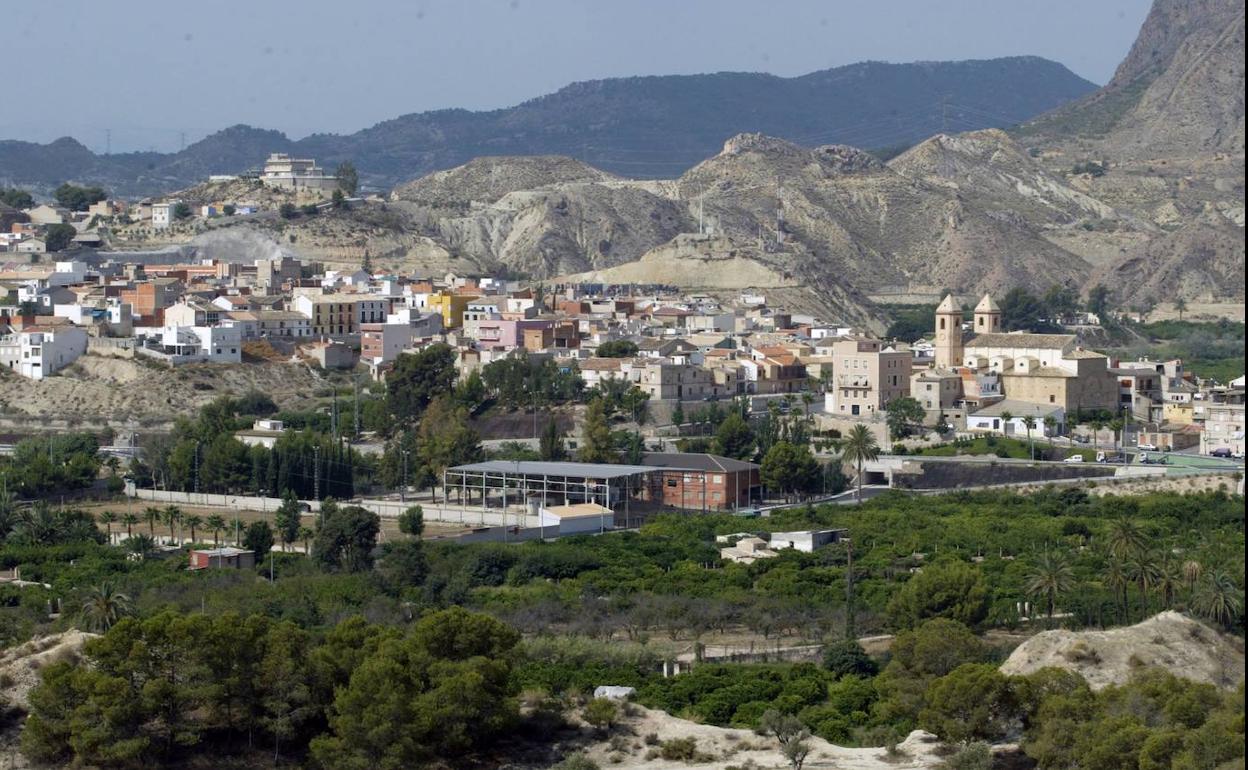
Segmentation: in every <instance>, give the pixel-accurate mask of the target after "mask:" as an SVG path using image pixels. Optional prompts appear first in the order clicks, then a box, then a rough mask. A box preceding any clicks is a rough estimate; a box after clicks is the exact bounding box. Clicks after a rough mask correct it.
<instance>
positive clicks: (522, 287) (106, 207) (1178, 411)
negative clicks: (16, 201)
mask: <svg viewBox="0 0 1248 770" xmlns="http://www.w3.org/2000/svg"><path fill="white" fill-rule="evenodd" d="M292 168H294V169H297V173H295V172H292V171H291V169H292ZM259 178H260V180H261V181H262V183H263V184H264V185H266V186H269V185H272V186H275V187H279V188H282V187H284V188H285V189H295V190H298V191H300V192H303V193H306V194H308V195H310V196H312V197H313V198H321V199H326V198H329V197H330V196H333V195H335V194H337V196H338V197H339V198H341V197H342V196H341V191H340V188H338V187H337V186H336V180H334V178H333V177H330V176H326V175H325V174H324V172H322V171H320V170H319V169H318V168H317V167H316V166H315V164H314V163H313V162H312V161H298V160H294V161H292V160H291V159H289V158H286V157H284V156H280V155H274V156H273V158H272V159H271V162H270V164H269V165H267V166H266V169H265V171H264V172H263V173H262V174H261V176H260V177H259ZM180 205H182V204H181V202H176V201H170V202H160V203H152V204H147V203H143V204H138V205H137V206H134V207H129V208H125V207H124V204H122V203H120V202H116V201H107V200H104V201H98V202H95V203H92V204H91V205H90V207H89V208H88V211H87V212H86V215H87V216H89V217H91V218H92V219H95V218H97V217H100V216H102V213H103V212H105V211H113V212H121V211H132V212H133V214H131V215H130V216H131V217H132V218H138V219H139V221H145V222H150V226H151V227H153V228H156V229H160V228H161V227H167V226H170V225H171V224H172V223H174V222H176V221H177V219H178V218H179V215H178V214H177V213H176V210H177V208H178V206H180ZM313 205H314V204H313ZM218 207H219V209H220V210H221V211H220V214H221V215H226V216H245V215H246V212H250V211H252V210H253V208H252V206H251V205H250V204H248V203H246V202H243V201H238V202H234V201H231V202H228V203H214V204H205V205H204V206H203V207H202V209H201V213H200V215H201V216H204V217H213V216H216V215H217V211H218ZM227 212H228V213H227ZM27 213H28V216H29V217H30V219H31V222H29V223H17V224H14V225H13V228H12V229H13V233H12V235H14V236H16V237H14V238H11V239H10V242H11V243H16V244H17V245H18V247H19V248H20V247H21V246H22V245H23V244H26V243H30V242H32V241H37V236H30V235H29V232H30V226H31V224H32V223H34V222H36V221H46V220H47V219H48V218H49V217H50V216H52V215H53V214H56V213H58V212H56V210H55V209H54V208H53V207H51V206H46V205H45V206H38V207H34V208H32V209H31V210H29V211H28V212H27ZM118 215H119V214H117V213H114V214H113V215H112V216H118ZM190 216H195V215H194V214H192V215H190ZM78 219H79V220H82V219H84V217H81V216H80V217H78ZM30 253H33V252H30ZM134 257H138V258H136V259H134V261H130V259H131V258H134ZM162 257H164V258H170V257H172V258H173V260H174V261H172V262H170V263H161V262H157V261H154V260H157V259H160V258H162ZM0 286H2V287H4V288H5V289H6V290H7V295H8V296H7V303H6V304H5V305H3V319H4V322H5V323H6V325H7V328H8V331H7V333H6V334H5V336H4V337H3V340H2V341H0V362H3V364H4V366H5V367H7V368H8V369H10V370H12V371H13V372H15V373H17V374H20V375H21V376H23V377H27V378H29V379H32V380H42V379H44V378H47V377H52V376H55V375H56V374H57V372H59V371H61V370H62V369H64V368H65V367H67V366H70V365H71V364H73V363H74V362H75V361H76V360H77V359H78V358H79V357H80V356H82V355H85V354H91V355H110V356H124V357H135V356H138V357H142V358H144V359H147V360H149V361H153V362H159V363H161V364H164V365H168V366H171V367H179V366H183V365H186V364H195V363H209V364H219V365H231V364H240V363H242V362H243V360H244V357H245V355H247V353H248V350H249V346H257V345H263V346H264V348H263V349H265V350H268V351H270V354H271V355H272V356H273V357H274V360H291V359H294V360H298V359H303V360H306V361H309V362H315V364H316V365H317V366H319V367H322V368H324V369H328V370H333V369H345V370H352V369H357V368H358V370H359V371H361V372H366V373H367V375H368V376H369V377H371V378H372V379H374V380H377V381H384V380H385V378H386V376H387V373H388V372H389V371H390V370H391V368H392V367H393V366H394V364H395V362H396V360H397V359H398V358H399V357H400V356H402V355H404V354H408V353H413V352H416V351H419V350H421V349H424V348H427V347H428V346H431V345H434V344H446V345H449V346H450V347H451V348H452V349H453V350H454V353H455V366H456V370H457V372H458V376H459V377H460V379H461V380H464V379H467V378H469V377H471V376H472V375H473V373H480V372H481V371H483V369H484V368H485V367H488V366H489V365H490V364H491V363H493V362H496V361H500V360H504V359H513V358H528V359H531V360H538V359H541V358H549V359H552V360H553V361H555V362H556V363H557V364H558V366H559V367H560V368H561V369H563V370H567V371H574V372H576V373H577V375H578V376H579V378H580V379H581V380H582V381H583V383H584V386H585V387H586V388H594V387H597V386H600V385H602V384H604V383H606V382H607V381H612V380H614V381H617V382H620V383H624V384H626V385H627V386H630V387H635V388H637V389H639V390H640V391H641V392H643V393H644V394H645V396H646V398H647V399H648V401H649V404H650V405H651V407H650V408H651V409H652V410H655V411H656V414H658V415H660V416H661V417H665V416H669V415H670V413H671V412H672V411H673V409H675V408H676V407H677V405H679V404H691V403H693V404H700V403H703V402H715V401H725V402H726V401H731V400H733V399H737V398H739V397H771V396H782V397H783V396H788V397H790V398H797V397H798V396H801V397H802V398H803V399H804V400H806V401H817V402H818V406H819V407H821V408H817V409H816V410H815V411H816V412H818V413H819V414H820V419H821V420H823V421H824V422H825V423H826V427H827V428H829V429H832V428H835V429H837V430H841V429H844V428H845V427H846V425H848V424H852V423H853V422H855V421H861V422H865V423H867V424H871V425H874V426H875V427H876V428H877V430H879V431H880V438H881V439H883V440H887V439H888V436H887V435H886V432H884V431H883V425H884V423H885V421H886V417H887V415H888V413H889V407H890V404H894V403H895V402H897V401H899V400H902V399H913V401H914V402H917V405H918V406H920V407H921V413H919V414H918V417H917V418H911V419H914V421H915V422H916V424H922V425H924V426H926V427H927V428H930V429H935V431H936V433H937V435H939V436H946V437H950V436H954V435H971V436H974V435H988V434H997V435H1006V436H1014V435H1024V434H1026V435H1028V436H1029V437H1030V436H1031V434H1032V431H1033V430H1034V431H1035V435H1037V436H1040V437H1045V438H1050V437H1056V436H1064V435H1071V434H1073V433H1075V432H1077V431H1076V429H1077V426H1079V425H1081V424H1084V425H1087V424H1092V423H1094V422H1096V423H1099V424H1100V425H1101V426H1105V425H1108V424H1109V423H1110V422H1111V421H1113V420H1115V419H1118V420H1121V421H1123V422H1124V423H1126V424H1130V425H1131V426H1132V427H1133V430H1132V433H1134V435H1135V440H1136V441H1137V442H1138V443H1139V444H1140V445H1141V446H1153V447H1155V448H1156V449H1158V450H1159V451H1167V450H1170V449H1192V448H1198V449H1199V451H1200V452H1202V453H1205V454H1210V453H1218V454H1227V455H1230V456H1235V457H1240V456H1242V453H1243V448H1244V435H1243V427H1244V406H1243V393H1244V382H1243V378H1242V377H1240V378H1238V379H1237V380H1235V381H1234V382H1221V383H1219V382H1213V381H1209V380H1199V379H1198V378H1196V377H1194V376H1193V375H1192V374H1191V373H1190V372H1188V371H1186V370H1185V369H1184V366H1183V363H1182V361H1178V360H1171V361H1149V360H1142V361H1122V360H1114V359H1111V358H1110V357H1109V356H1107V355H1104V354H1102V353H1098V352H1096V351H1095V350H1092V349H1090V348H1087V347H1085V345H1084V344H1083V342H1082V340H1083V338H1084V336H1086V335H1087V334H1088V333H1089V331H1094V330H1095V329H1096V328H1097V319H1096V316H1095V315H1094V314H1090V313H1087V312H1082V313H1076V314H1074V316H1073V317H1070V318H1065V319H1062V318H1055V319H1049V320H1047V321H1046V323H1049V324H1050V325H1060V324H1061V323H1063V322H1065V323H1066V324H1067V326H1068V329H1069V331H1067V332H1063V333H1057V334H1054V333H1046V334H1036V333H1028V332H1027V331H1026V330H1022V331H1015V332H1006V331H1005V330H1004V327H1003V325H1002V309H1001V307H1000V305H999V304H998V302H997V300H995V299H994V298H993V296H991V295H984V296H983V297H982V298H980V299H979V300H978V302H977V304H975V305H974V307H973V309H971V310H970V312H969V313H968V312H967V310H966V309H964V307H963V306H962V305H961V303H960V301H959V300H956V299H955V298H954V297H953V296H952V295H950V296H946V297H945V298H944V300H943V302H942V303H941V304H940V306H939V307H938V308H937V311H936V314H935V319H936V325H935V328H933V329H932V330H931V334H930V336H929V338H928V339H923V340H919V341H918V342H916V343H914V344H910V345H907V344H904V343H900V342H896V341H893V340H884V339H879V338H877V337H876V336H875V335H873V334H872V333H871V332H870V330H869V329H867V328H864V327H861V326H857V325H855V324H853V323H847V322H844V321H841V320H839V319H835V318H823V317H818V316H815V315H811V314H808V313H797V312H792V311H791V310H789V309H786V308H785V307H784V306H783V305H782V304H778V303H776V302H775V301H769V299H768V297H767V295H766V294H765V293H763V292H762V291H745V292H741V293H738V294H736V295H735V296H729V297H725V296H724V295H723V294H722V293H720V294H719V295H717V296H712V295H709V294H698V293H689V292H686V291H682V290H680V289H678V288H676V287H664V286H644V285H635V284H629V285H605V284H601V283H568V284H559V283H553V284H549V285H543V284H540V283H533V282H526V281H520V280H508V279H505V278H499V277H491V276H487V275H472V276H467V275H456V274H454V273H449V274H446V275H439V276H423V277H422V276H412V275H397V274H392V273H384V272H379V271H376V270H374V271H371V272H370V271H369V270H366V269H364V268H357V269H355V270H337V269H325V268H324V267H322V266H321V265H318V264H315V263H305V262H302V261H300V260H299V259H296V258H293V257H290V256H286V255H283V256H278V257H275V258H271V259H258V260H255V261H254V262H252V263H250V264H248V263H245V262H241V261H221V260H214V259H200V260H196V259H194V258H180V257H179V253H178V252H155V253H152V254H135V253H129V254H119V255H116V256H113V255H111V254H110V253H109V252H92V253H90V255H89V256H88V255H85V254H84V255H81V256H76V252H74V253H68V254H66V255H65V258H64V259H63V260H61V261H56V262H52V263H51V264H48V263H44V262H40V263H35V264H31V265H25V266H21V267H19V268H18V269H10V270H7V271H5V272H3V273H0ZM600 351H609V354H608V355H603V354H602V353H601V352H600ZM760 403H762V402H760ZM907 403H909V402H907ZM1122 427H1123V426H1122V425H1120V426H1119V427H1118V429H1117V430H1118V431H1119V432H1120V431H1121V430H1122ZM1124 438H1125V435H1124Z"/></svg>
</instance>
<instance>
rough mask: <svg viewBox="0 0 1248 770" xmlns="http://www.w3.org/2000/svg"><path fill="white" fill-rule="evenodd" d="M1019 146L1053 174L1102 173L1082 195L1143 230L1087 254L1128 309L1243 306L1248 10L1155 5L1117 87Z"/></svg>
mask: <svg viewBox="0 0 1248 770" xmlns="http://www.w3.org/2000/svg"><path fill="white" fill-rule="evenodd" d="M1014 134H1015V136H1016V138H1017V139H1018V140H1019V142H1020V143H1022V144H1024V145H1025V146H1027V147H1028V148H1030V149H1031V150H1032V152H1033V153H1034V154H1035V155H1036V156H1037V159H1038V162H1039V163H1040V164H1041V165H1043V166H1044V167H1045V168H1046V169H1048V170H1049V171H1050V172H1051V173H1054V174H1062V173H1066V174H1069V173H1070V171H1071V170H1072V169H1073V168H1074V167H1075V166H1076V165H1079V164H1085V163H1086V162H1088V161H1099V162H1100V163H1101V165H1102V168H1103V171H1104V173H1098V174H1095V175H1084V176H1083V178H1081V179H1080V180H1079V181H1078V186H1079V187H1080V189H1081V190H1082V191H1084V192H1086V193H1088V194H1089V195H1091V196H1092V197H1094V198H1096V199H1098V200H1100V201H1103V202H1105V203H1106V204H1108V205H1111V206H1113V207H1114V209H1115V210H1116V211H1117V212H1118V213H1119V214H1120V215H1121V216H1123V217H1126V218H1129V219H1131V220H1132V222H1133V224H1134V225H1135V226H1134V227H1130V228H1125V229H1123V228H1116V227H1115V228H1100V232H1101V235H1100V237H1097V238H1092V239H1090V240H1092V241H1095V243H1092V244H1089V247H1090V248H1092V249H1094V250H1097V251H1099V252H1100V253H1101V254H1103V255H1104V256H1105V257H1106V259H1105V262H1106V264H1105V265H1104V266H1103V267H1102V268H1100V269H1098V272H1097V276H1096V279H1097V280H1100V281H1103V282H1104V283H1105V284H1106V285H1108V286H1111V287H1114V288H1115V290H1116V291H1117V294H1118V297H1119V299H1120V300H1121V301H1122V302H1124V303H1129V302H1137V303H1140V304H1148V300H1150V299H1161V300H1163V301H1164V300H1169V299H1173V298H1175V297H1176V296H1183V297H1184V298H1185V299H1187V300H1189V301H1190V300H1193V299H1202V300H1210V299H1212V300H1217V299H1230V300H1235V301H1239V302H1243V300H1244V278H1245V276H1244V256H1245V253H1244V235H1243V226H1244V5H1243V3H1241V2H1237V1H1236V0H1155V2H1154V4H1153V8H1152V11H1151V12H1150V14H1149V16H1148V18H1147V19H1146V20H1145V22H1144V25H1143V27H1142V29H1141V30H1140V35H1139V37H1138V39H1137V40H1136V43H1135V45H1134V46H1133V47H1132V49H1131V52H1130V53H1129V54H1128V55H1127V58H1126V59H1125V60H1124V61H1123V63H1122V64H1121V65H1120V66H1119V68H1118V71H1117V73H1116V74H1115V76H1114V79H1113V80H1112V81H1111V82H1110V83H1109V84H1107V85H1106V86H1105V87H1104V88H1102V89H1099V90H1097V91H1096V92H1094V93H1092V94H1089V95H1088V96H1086V97H1084V98H1082V99H1079V100H1076V101H1075V102H1073V103H1071V104H1069V105H1066V106H1064V107H1061V108H1059V109H1057V110H1055V111H1053V112H1051V113H1048V114H1046V115H1043V116H1041V117H1040V118H1037V119H1036V120H1034V121H1030V122H1029V123H1026V124H1024V125H1023V126H1021V127H1019V129H1018V130H1017V131H1015V132H1014ZM1141 234H1143V235H1145V236H1147V237H1140V236H1141ZM1066 245H1067V247H1068V248H1072V249H1074V250H1076V251H1077V250H1078V248H1079V247H1078V246H1077V245H1074V244H1066ZM1163 276H1164V278H1163Z"/></svg>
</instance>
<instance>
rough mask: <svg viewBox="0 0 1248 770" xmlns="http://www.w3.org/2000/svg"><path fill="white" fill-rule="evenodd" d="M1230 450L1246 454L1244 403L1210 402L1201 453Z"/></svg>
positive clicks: (1207, 408) (1236, 453)
mask: <svg viewBox="0 0 1248 770" xmlns="http://www.w3.org/2000/svg"><path fill="white" fill-rule="evenodd" d="M1217 450H1229V451H1230V453H1231V455H1232V456H1234V457H1243V456H1244V405H1243V404H1209V405H1208V406H1206V407H1205V431H1204V433H1202V434H1200V453H1201V454H1203V455H1207V454H1212V453H1213V452H1214V451H1217Z"/></svg>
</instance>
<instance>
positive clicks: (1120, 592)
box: [1104, 556, 1131, 620]
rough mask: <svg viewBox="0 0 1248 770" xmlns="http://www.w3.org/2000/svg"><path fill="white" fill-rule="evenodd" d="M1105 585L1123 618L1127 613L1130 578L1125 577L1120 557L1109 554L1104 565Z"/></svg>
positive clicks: (1125, 571) (1125, 572)
mask: <svg viewBox="0 0 1248 770" xmlns="http://www.w3.org/2000/svg"><path fill="white" fill-rule="evenodd" d="M1104 579H1105V587H1106V588H1108V589H1109V590H1110V592H1111V593H1112V594H1113V595H1114V599H1115V601H1116V602H1117V604H1118V609H1119V610H1120V611H1121V612H1122V616H1123V619H1124V620H1125V619H1126V614H1127V586H1128V585H1130V583H1131V580H1130V578H1128V577H1127V570H1126V568H1125V567H1124V566H1123V563H1122V559H1119V558H1118V557H1116V556H1111V557H1110V559H1109V562H1108V563H1107V564H1106V565H1105V575H1104Z"/></svg>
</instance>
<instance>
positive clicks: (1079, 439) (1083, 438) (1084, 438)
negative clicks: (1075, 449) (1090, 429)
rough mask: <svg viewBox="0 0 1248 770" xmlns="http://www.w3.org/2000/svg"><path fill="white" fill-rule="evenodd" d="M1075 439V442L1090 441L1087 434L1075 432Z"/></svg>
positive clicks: (1086, 442)
mask: <svg viewBox="0 0 1248 770" xmlns="http://www.w3.org/2000/svg"><path fill="white" fill-rule="evenodd" d="M1075 441H1076V442H1078V443H1080V444H1088V443H1091V441H1092V439H1090V438H1088V437H1087V436H1085V435H1083V434H1082V433H1076V434H1075Z"/></svg>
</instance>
